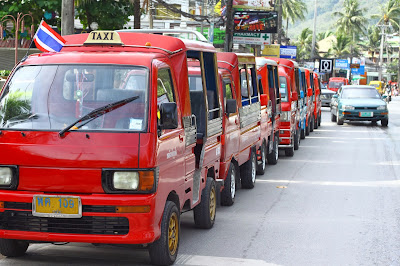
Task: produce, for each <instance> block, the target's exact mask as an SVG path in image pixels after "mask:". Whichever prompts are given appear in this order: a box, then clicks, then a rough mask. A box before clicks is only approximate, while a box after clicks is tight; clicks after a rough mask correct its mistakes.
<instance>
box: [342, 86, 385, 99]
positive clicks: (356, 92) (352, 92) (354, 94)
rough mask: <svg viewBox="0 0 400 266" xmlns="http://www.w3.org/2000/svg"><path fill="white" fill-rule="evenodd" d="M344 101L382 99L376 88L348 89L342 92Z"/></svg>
mask: <svg viewBox="0 0 400 266" xmlns="http://www.w3.org/2000/svg"><path fill="white" fill-rule="evenodd" d="M341 98H343V99H354V98H369V99H380V98H381V97H380V95H379V93H378V91H377V90H376V89H374V88H346V89H343V90H342V96H341Z"/></svg>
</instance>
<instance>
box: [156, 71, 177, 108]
mask: <svg viewBox="0 0 400 266" xmlns="http://www.w3.org/2000/svg"><path fill="white" fill-rule="evenodd" d="M163 102H175V95H174V89H173V83H172V78H171V70H170V69H169V68H162V69H159V70H158V76H157V104H158V105H159V104H161V103H163Z"/></svg>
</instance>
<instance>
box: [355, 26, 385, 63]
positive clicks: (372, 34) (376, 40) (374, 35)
mask: <svg viewBox="0 0 400 266" xmlns="http://www.w3.org/2000/svg"><path fill="white" fill-rule="evenodd" d="M367 35H368V41H367V43H364V44H363V43H360V46H361V47H363V48H364V49H366V50H368V52H370V53H371V55H372V56H371V57H372V61H373V62H375V53H376V52H377V51H379V45H380V32H379V28H378V27H376V26H370V27H368V31H367Z"/></svg>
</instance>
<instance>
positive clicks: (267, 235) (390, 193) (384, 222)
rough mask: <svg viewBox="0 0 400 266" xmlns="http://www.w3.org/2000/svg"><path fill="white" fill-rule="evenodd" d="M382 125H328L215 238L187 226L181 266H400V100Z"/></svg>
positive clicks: (112, 259) (188, 216)
mask: <svg viewBox="0 0 400 266" xmlns="http://www.w3.org/2000/svg"><path fill="white" fill-rule="evenodd" d="M389 109H390V119H389V127H388V128H382V127H381V126H380V123H378V125H372V124H371V123H351V124H348V123H345V124H344V125H343V126H338V125H336V124H335V123H332V122H330V114H329V109H328V108H324V109H323V117H322V124H321V127H320V128H319V129H318V130H315V131H314V132H312V133H311V134H310V136H308V137H307V138H306V139H305V140H302V141H301V143H300V150H298V151H296V152H295V155H294V157H292V158H288V157H285V156H284V155H283V154H281V156H280V158H279V162H278V164H277V165H275V166H268V168H267V171H266V173H265V175H264V176H258V179H257V182H256V187H255V188H254V189H252V190H238V192H237V198H236V202H235V204H234V205H233V206H231V207H218V210H217V220H216V223H215V225H214V228H212V229H211V230H199V229H196V228H194V225H193V215H192V212H188V213H185V214H183V215H182V216H181V218H182V219H181V233H182V235H181V241H180V248H179V257H178V260H177V262H176V265H229V266H234V265H400V224H399V223H400V181H399V177H400V149H399V148H400V147H399V146H400V97H398V98H395V99H394V100H393V101H392V102H391V103H390V104H389ZM149 262H150V261H149V257H148V254H147V251H146V250H132V249H131V248H126V247H125V248H123V247H113V246H93V245H91V244H67V245H52V244H36V245H32V246H30V247H29V249H28V252H27V255H26V256H24V257H21V258H1V260H0V264H7V265H22V264H23V265H39V264H40V265H55V264H57V265H71V264H74V265H128V264H129V265H148V264H149Z"/></svg>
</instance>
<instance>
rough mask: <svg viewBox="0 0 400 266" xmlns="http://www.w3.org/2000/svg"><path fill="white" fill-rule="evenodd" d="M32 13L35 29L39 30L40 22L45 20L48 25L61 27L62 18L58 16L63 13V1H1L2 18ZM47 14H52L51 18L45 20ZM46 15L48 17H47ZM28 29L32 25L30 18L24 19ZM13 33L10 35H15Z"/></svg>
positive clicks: (0, 13) (0, 14)
mask: <svg viewBox="0 0 400 266" xmlns="http://www.w3.org/2000/svg"><path fill="white" fill-rule="evenodd" d="M29 12H30V13H31V14H32V16H33V19H34V25H35V29H37V27H38V25H39V23H40V21H41V20H42V19H43V20H45V21H46V22H47V23H48V24H50V25H54V26H58V27H59V26H60V18H59V17H58V16H57V14H60V13H61V0H25V1H15V0H1V1H0V18H1V17H3V16H5V15H12V16H14V17H15V18H16V17H17V14H18V13H22V14H27V13H29ZM45 13H47V14H51V15H52V16H51V18H45V17H44V15H45ZM47 14H46V15H47ZM24 23H25V26H26V28H30V26H31V25H32V19H31V18H30V17H29V16H26V17H25V18H24ZM13 32H14V30H13V31H12V32H10V34H12V35H13Z"/></svg>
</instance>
